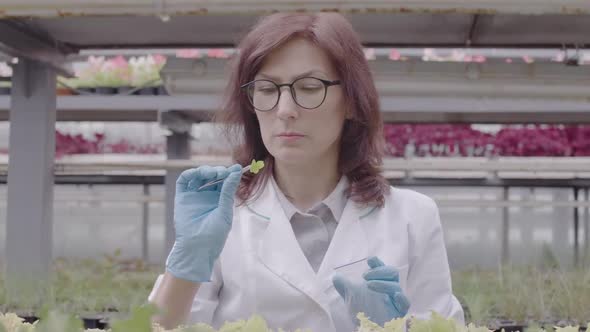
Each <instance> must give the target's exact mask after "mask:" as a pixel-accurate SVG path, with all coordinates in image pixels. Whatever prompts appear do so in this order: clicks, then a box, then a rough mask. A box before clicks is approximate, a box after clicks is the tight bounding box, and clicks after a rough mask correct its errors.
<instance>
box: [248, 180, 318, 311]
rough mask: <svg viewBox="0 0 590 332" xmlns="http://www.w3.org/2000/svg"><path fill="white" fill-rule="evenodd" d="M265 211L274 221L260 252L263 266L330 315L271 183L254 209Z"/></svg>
mask: <svg viewBox="0 0 590 332" xmlns="http://www.w3.org/2000/svg"><path fill="white" fill-rule="evenodd" d="M264 207H266V213H267V214H266V215H267V216H270V220H269V221H268V227H267V228H266V230H265V231H264V234H263V235H262V239H261V242H260V246H259V248H258V257H259V258H260V260H261V262H262V264H264V266H266V267H267V268H268V269H269V270H270V271H272V272H273V273H274V274H275V275H277V276H278V277H279V278H281V279H283V280H285V281H286V282H287V283H289V284H290V285H291V286H292V287H294V288H296V289H298V290H299V291H300V292H302V293H304V294H306V295H307V296H309V297H310V298H311V299H313V300H314V301H315V302H316V303H318V304H319V305H320V307H322V308H323V309H324V310H325V311H326V312H328V307H327V305H326V301H325V299H324V298H323V295H322V294H321V293H320V292H319V288H318V285H319V283H318V281H317V275H316V273H315V271H314V270H313V269H312V267H311V265H310V264H309V262H308V261H307V258H306V257H305V254H304V253H303V251H302V250H301V247H300V246H299V243H298V242H297V239H296V238H295V234H294V233H293V228H292V226H291V224H290V222H289V220H288V219H287V216H286V215H285V213H284V211H283V208H282V207H281V205H280V202H279V201H278V199H277V196H276V193H275V191H274V188H272V184H271V183H270V181H269V182H267V184H266V188H265V193H264V194H263V195H262V196H261V197H260V199H259V200H258V201H257V202H256V204H255V205H253V207H252V209H257V208H262V209H264ZM268 207H272V210H271V211H269V210H268ZM261 214H262V213H261Z"/></svg>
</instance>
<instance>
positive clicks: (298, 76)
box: [257, 69, 328, 81]
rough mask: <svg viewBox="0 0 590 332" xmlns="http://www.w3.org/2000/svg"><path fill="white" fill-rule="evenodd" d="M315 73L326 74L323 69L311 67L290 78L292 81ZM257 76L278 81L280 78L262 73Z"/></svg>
mask: <svg viewBox="0 0 590 332" xmlns="http://www.w3.org/2000/svg"><path fill="white" fill-rule="evenodd" d="M316 73H318V74H323V75H325V76H328V75H327V74H326V73H325V72H324V71H322V70H320V69H312V70H308V71H306V72H303V73H301V74H299V75H297V76H295V77H293V78H292V79H291V80H292V81H293V80H296V79H298V78H301V77H305V76H309V75H313V74H316ZM257 76H260V77H263V78H267V79H270V80H273V81H280V79H279V78H278V77H276V76H273V75H268V74H264V73H260V74H258V75H257Z"/></svg>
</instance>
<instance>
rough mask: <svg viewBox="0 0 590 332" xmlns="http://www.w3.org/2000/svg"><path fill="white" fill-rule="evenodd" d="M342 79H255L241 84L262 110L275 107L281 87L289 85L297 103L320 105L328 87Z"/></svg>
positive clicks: (310, 105)
mask: <svg viewBox="0 0 590 332" xmlns="http://www.w3.org/2000/svg"><path fill="white" fill-rule="evenodd" d="M339 84H340V81H338V80H336V81H328V80H323V79H319V78H315V77H301V78H298V79H296V80H295V81H293V82H291V83H289V84H287V83H286V84H277V83H275V82H273V81H271V80H264V79H263V80H255V81H252V82H250V83H246V84H244V85H242V86H241V88H242V89H244V90H246V93H247V94H248V99H249V100H250V103H251V104H252V106H253V107H254V108H255V109H256V110H258V111H261V112H268V111H270V110H272V109H273V108H275V107H276V106H277V104H278V103H279V98H280V97H281V93H282V91H281V87H284V86H288V87H289V90H291V96H292V97H293V100H294V101H295V103H296V104H297V105H299V106H300V107H302V108H305V109H314V108H318V107H320V106H321V105H322V104H323V103H324V100H326V95H327V93H328V87H330V86H333V85H339Z"/></svg>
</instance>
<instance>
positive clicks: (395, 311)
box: [332, 256, 410, 326]
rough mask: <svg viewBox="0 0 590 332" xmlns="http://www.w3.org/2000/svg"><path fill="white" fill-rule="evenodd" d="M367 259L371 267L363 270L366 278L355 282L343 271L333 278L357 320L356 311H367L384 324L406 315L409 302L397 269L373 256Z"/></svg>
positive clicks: (375, 319)
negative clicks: (346, 276)
mask: <svg viewBox="0 0 590 332" xmlns="http://www.w3.org/2000/svg"><path fill="white" fill-rule="evenodd" d="M367 263H368V265H369V267H370V269H369V271H367V272H365V273H364V274H363V278H364V280H363V281H362V282H361V283H360V284H355V283H352V282H351V281H350V280H348V279H346V278H344V277H343V276H342V275H340V274H336V275H334V277H333V278H332V281H333V283H334V287H335V288H336V291H338V294H340V296H341V297H342V298H343V299H344V302H345V303H346V305H347V307H348V310H349V311H350V314H351V315H352V317H353V319H354V320H355V321H356V315H357V314H358V313H359V312H364V313H365V314H366V315H367V316H368V317H369V318H370V319H371V320H372V321H373V322H375V323H377V324H379V325H381V326H383V325H384V324H385V323H386V322H389V321H391V320H392V319H395V318H400V317H403V316H405V315H406V314H407V313H408V309H409V308H410V302H409V301H408V299H407V298H406V296H405V295H404V294H403V293H402V289H401V288H400V285H399V273H398V271H397V270H396V269H395V268H393V267H391V266H386V265H384V264H383V262H381V260H380V259H379V258H377V257H374V256H373V257H371V258H369V259H368V260H367Z"/></svg>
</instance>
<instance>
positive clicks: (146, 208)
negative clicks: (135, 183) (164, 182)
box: [141, 183, 150, 262]
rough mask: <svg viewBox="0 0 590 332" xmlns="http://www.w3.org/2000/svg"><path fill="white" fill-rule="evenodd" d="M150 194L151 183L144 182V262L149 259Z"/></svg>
mask: <svg viewBox="0 0 590 332" xmlns="http://www.w3.org/2000/svg"><path fill="white" fill-rule="evenodd" d="M149 195H150V185H149V184H147V183H144V184H143V196H144V198H145V200H144V201H143V203H142V205H141V258H142V259H143V261H144V262H147V261H148V228H149V213H150V212H149V211H150V210H149V209H150V203H149V201H148V200H147V198H148V197H149Z"/></svg>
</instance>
